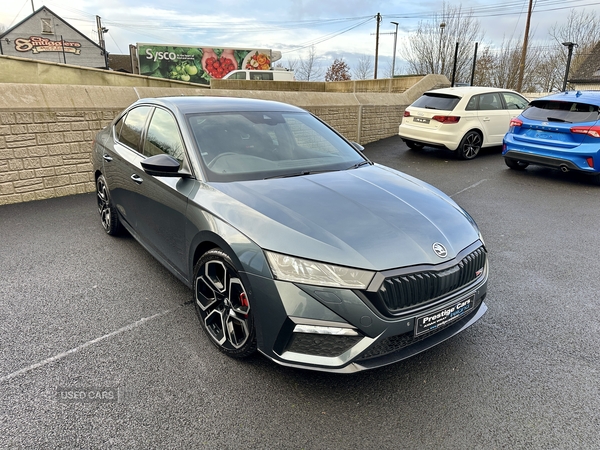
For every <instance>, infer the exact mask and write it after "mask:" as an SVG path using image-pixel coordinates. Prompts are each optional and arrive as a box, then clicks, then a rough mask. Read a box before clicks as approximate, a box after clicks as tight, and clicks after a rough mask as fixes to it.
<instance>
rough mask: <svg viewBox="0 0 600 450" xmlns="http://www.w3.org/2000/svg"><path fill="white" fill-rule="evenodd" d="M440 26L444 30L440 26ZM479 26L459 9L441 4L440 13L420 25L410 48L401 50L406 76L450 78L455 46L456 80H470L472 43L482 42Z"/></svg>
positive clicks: (411, 39)
mask: <svg viewBox="0 0 600 450" xmlns="http://www.w3.org/2000/svg"><path fill="white" fill-rule="evenodd" d="M442 24H443V26H441V25H442ZM483 37H484V33H483V31H481V27H480V24H479V22H478V21H477V20H475V19H474V18H473V17H472V16H471V15H470V14H469V13H464V12H463V11H462V8H461V7H460V6H451V5H449V4H447V3H446V2H444V3H442V12H441V13H440V14H437V15H435V16H434V17H433V19H430V20H427V21H422V22H419V25H418V28H417V31H416V33H414V34H413V35H412V36H411V37H410V38H409V39H410V45H409V46H407V47H404V48H401V49H400V54H401V55H402V57H403V58H404V59H405V60H406V61H407V62H408V72H409V73H414V74H428V73H441V74H443V75H446V76H447V77H448V79H451V78H452V72H453V68H454V54H455V50H456V43H457V42H458V43H459V47H458V55H457V58H456V80H466V79H469V78H470V73H471V62H472V55H473V50H474V45H475V42H481V41H482V40H483Z"/></svg>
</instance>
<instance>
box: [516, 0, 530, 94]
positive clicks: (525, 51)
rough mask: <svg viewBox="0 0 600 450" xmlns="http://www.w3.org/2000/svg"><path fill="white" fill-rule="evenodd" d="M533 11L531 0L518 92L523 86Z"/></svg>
mask: <svg viewBox="0 0 600 450" xmlns="http://www.w3.org/2000/svg"><path fill="white" fill-rule="evenodd" d="M532 11H533V0H529V8H528V9H527V22H526V23H525V37H524V38H523V50H522V51H521V61H520V63H519V79H518V80H517V89H516V90H517V92H521V89H522V88H523V75H524V73H525V59H526V58H527V45H528V43H529V24H530V23H531V12H532Z"/></svg>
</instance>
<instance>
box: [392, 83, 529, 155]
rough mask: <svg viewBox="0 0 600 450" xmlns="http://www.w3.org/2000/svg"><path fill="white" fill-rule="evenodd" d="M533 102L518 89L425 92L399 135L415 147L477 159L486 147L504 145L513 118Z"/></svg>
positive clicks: (408, 110)
mask: <svg viewBox="0 0 600 450" xmlns="http://www.w3.org/2000/svg"><path fill="white" fill-rule="evenodd" d="M528 104H529V101H528V100H527V99H526V98H525V97H523V96H522V95H520V94H519V93H517V92H515V91H511V90H508V89H498V88H490V87H476V86H465V87H453V88H444V89H435V90H432V91H428V92H425V93H424V94H423V95H422V96H421V97H419V98H418V99H417V100H416V101H415V102H414V103H413V104H412V105H410V106H409V107H408V108H406V110H405V111H404V118H403V119H402V123H401V124H400V128H399V132H398V134H399V135H400V137H401V138H402V140H403V141H404V142H405V143H406V145H408V146H409V147H410V148H412V149H421V148H423V147H424V146H425V145H430V146H434V147H445V148H447V149H449V150H453V151H454V150H455V151H456V152H457V155H458V157H459V158H462V159H473V158H475V157H476V156H477V155H478V153H479V150H480V149H481V148H482V147H491V146H494V145H502V138H503V137H504V135H505V134H506V132H507V131H508V125H509V123H510V120H511V119H512V118H514V117H517V116H518V115H519V114H521V112H522V111H523V109H525V108H526V107H527V105H528Z"/></svg>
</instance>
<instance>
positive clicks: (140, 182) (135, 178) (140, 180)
mask: <svg viewBox="0 0 600 450" xmlns="http://www.w3.org/2000/svg"><path fill="white" fill-rule="evenodd" d="M131 179H132V180H133V181H135V182H136V183H137V184H142V181H144V179H143V178H142V177H140V176H139V175H138V174H137V173H134V174H133V175H131Z"/></svg>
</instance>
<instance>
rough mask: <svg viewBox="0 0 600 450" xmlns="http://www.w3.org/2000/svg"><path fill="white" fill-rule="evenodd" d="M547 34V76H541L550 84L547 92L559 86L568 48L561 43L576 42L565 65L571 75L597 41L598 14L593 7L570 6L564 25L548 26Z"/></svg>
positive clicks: (599, 33)
mask: <svg viewBox="0 0 600 450" xmlns="http://www.w3.org/2000/svg"><path fill="white" fill-rule="evenodd" d="M549 34H550V36H551V37H552V39H553V41H554V45H553V47H552V48H550V49H548V58H547V59H548V60H547V62H546V70H548V71H549V72H548V75H549V77H548V78H546V79H545V80H544V82H545V83H544V84H546V85H547V86H549V87H550V89H549V90H548V92H549V91H553V90H561V89H562V84H563V81H564V75H565V69H566V66H567V55H568V49H567V47H565V46H564V45H562V43H563V42H573V43H575V44H577V47H576V48H575V52H574V53H573V55H572V60H571V67H570V69H569V73H570V74H571V76H572V74H574V73H575V72H576V71H577V69H578V68H579V67H580V66H581V64H582V63H583V61H585V59H586V58H587V57H588V56H589V54H590V53H591V52H592V49H593V48H594V46H595V45H596V44H597V43H598V41H600V18H599V17H598V15H597V14H596V12H595V11H591V12H588V11H586V10H580V11H575V10H571V12H570V13H569V16H568V17H567V21H566V23H565V24H564V25H558V23H556V24H554V25H553V26H552V27H551V28H550V32H549Z"/></svg>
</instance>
